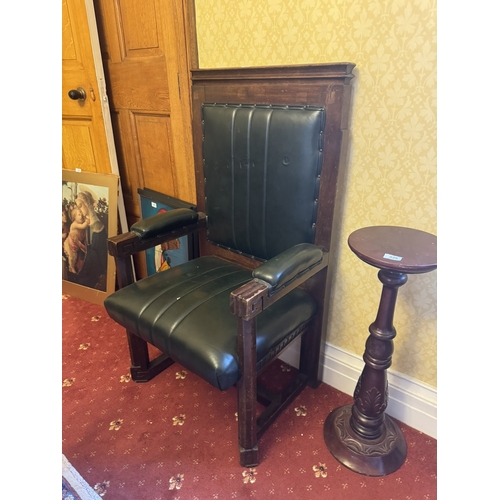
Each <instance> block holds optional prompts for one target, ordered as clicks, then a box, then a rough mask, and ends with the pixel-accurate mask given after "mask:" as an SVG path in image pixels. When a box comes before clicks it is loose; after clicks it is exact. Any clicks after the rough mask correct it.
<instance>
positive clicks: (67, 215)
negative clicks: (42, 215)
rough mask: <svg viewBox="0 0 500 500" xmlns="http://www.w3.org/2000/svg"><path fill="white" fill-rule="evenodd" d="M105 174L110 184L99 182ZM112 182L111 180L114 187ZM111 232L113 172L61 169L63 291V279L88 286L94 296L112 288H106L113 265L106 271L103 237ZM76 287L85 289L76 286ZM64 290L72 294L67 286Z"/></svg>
mask: <svg viewBox="0 0 500 500" xmlns="http://www.w3.org/2000/svg"><path fill="white" fill-rule="evenodd" d="M94 176H98V178H95V177H94ZM107 177H110V178H111V179H109V180H111V181H115V182H111V185H110V183H109V182H106V183H103V182H102V181H103V180H104V179H106V178H107ZM103 178H104V179H103ZM106 180H108V179H106ZM113 184H115V188H114V189H113ZM113 195H114V196H113ZM114 235H116V176H104V175H103V174H90V173H83V172H72V171H64V170H63V180H62V248H61V253H62V279H63V291H64V282H68V283H69V284H74V285H76V286H77V287H84V288H89V289H91V290H90V291H89V292H90V294H91V295H94V296H95V297H99V296H100V295H101V294H100V293H99V292H102V293H103V294H105V295H107V294H108V292H111V291H113V290H110V288H114V269H113V272H111V273H110V271H112V270H111V269H110V265H112V260H111V259H109V258H108V251H107V239H108V237H110V236H114ZM113 267H114V266H113ZM111 274H112V276H110V275H111ZM110 277H111V278H112V279H111V280H110V279H109V278H110ZM70 288H72V287H71V286H70ZM73 289H74V287H73ZM76 290H77V291H80V292H85V290H83V289H82V290H79V288H76ZM92 290H95V292H92ZM67 292H68V293H69V294H70V295H71V294H73V295H75V293H74V292H73V293H71V291H70V290H67ZM78 295H79V296H80V297H81V298H87V299H88V298H89V297H85V296H82V293H79V294H78ZM83 295H85V293H83ZM90 300H91V299H90ZM101 300H103V298H102V297H101ZM97 302H100V300H97Z"/></svg>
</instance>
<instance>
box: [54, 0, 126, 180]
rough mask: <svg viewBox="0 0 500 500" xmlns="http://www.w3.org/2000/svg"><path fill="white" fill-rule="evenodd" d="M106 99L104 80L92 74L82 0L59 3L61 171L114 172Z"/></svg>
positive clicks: (93, 69)
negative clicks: (107, 125) (106, 116)
mask: <svg viewBox="0 0 500 500" xmlns="http://www.w3.org/2000/svg"><path fill="white" fill-rule="evenodd" d="M90 22H92V19H90ZM94 24H95V20H94ZM96 33H97V30H96ZM99 84H101V86H99ZM70 93H71V96H72V97H70V95H69V94H70ZM78 97H81V98H80V99H79V98H78ZM106 99H107V98H106V86H105V84H104V81H101V82H100V81H99V78H98V77H97V75H96V65H95V61H94V55H93V51H92V41H91V33H90V29H89V22H88V15H87V9H86V0H62V166H63V168H66V169H68V170H77V169H80V170H82V171H87V172H99V173H103V174H106V173H117V172H113V167H112V164H111V158H110V153H111V154H112V153H113V152H114V151H113V150H114V144H113V135H112V132H111V133H110V130H109V129H108V130H106V124H105V113H106V109H103V107H104V106H103V103H104V104H105V103H106ZM108 113H109V111H108ZM108 135H110V137H109V140H110V141H111V143H109V142H108Z"/></svg>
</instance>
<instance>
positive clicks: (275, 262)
mask: <svg viewBox="0 0 500 500" xmlns="http://www.w3.org/2000/svg"><path fill="white" fill-rule="evenodd" d="M322 258H323V252H322V251H321V249H319V248H318V247H317V246H315V245H311V244H310V243H300V244H298V245H295V246H293V247H292V248H289V249H288V250H285V251H284V252H282V253H280V254H279V255H277V256H276V257H273V258H272V259H269V260H268V261H266V262H264V263H263V264H261V265H260V266H259V267H257V268H256V269H255V270H254V271H253V273H252V276H253V277H254V278H256V279H259V280H261V281H265V282H266V283H268V284H269V285H271V287H272V288H279V287H281V286H283V285H285V284H286V283H288V282H289V281H292V280H293V279H294V278H296V277H297V276H298V275H299V274H300V273H302V272H303V271H306V270H307V269H309V268H311V267H313V266H315V265H316V264H319V263H320V262H321V260H322Z"/></svg>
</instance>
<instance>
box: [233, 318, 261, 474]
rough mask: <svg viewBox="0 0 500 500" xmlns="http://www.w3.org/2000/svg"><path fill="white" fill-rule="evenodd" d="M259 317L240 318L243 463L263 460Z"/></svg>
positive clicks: (239, 348) (239, 417)
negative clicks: (259, 436)
mask: <svg viewBox="0 0 500 500" xmlns="http://www.w3.org/2000/svg"><path fill="white" fill-rule="evenodd" d="M255 324H256V321H255V318H252V319H249V320H247V321H245V320H244V319H242V318H238V356H239V358H240V364H241V370H242V374H241V377H240V379H239V381H238V384H237V388H238V442H239V447H240V464H241V466H242V467H255V466H256V465H257V464H258V463H259V453H258V445H257V370H256V362H257V353H256V348H255Z"/></svg>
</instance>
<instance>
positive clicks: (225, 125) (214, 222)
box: [202, 104, 325, 260]
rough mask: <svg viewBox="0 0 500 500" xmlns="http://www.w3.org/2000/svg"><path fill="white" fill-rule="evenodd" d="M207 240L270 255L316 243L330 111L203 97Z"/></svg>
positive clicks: (258, 256)
mask: <svg viewBox="0 0 500 500" xmlns="http://www.w3.org/2000/svg"><path fill="white" fill-rule="evenodd" d="M202 124H203V125H202V127H203V144H202V152H203V169H204V170H203V172H204V184H205V212H206V214H207V218H208V226H207V228H208V230H207V237H208V240H209V241H210V242H211V243H213V244H215V245H217V246H220V247H223V248H226V249H229V250H231V251H233V252H237V253H239V254H243V255H246V256H250V257H252V258H256V259H258V260H268V259H270V258H272V257H274V256H276V255H277V254H279V253H281V252H282V251H284V250H286V249H288V248H290V247H292V246H294V245H296V244H298V243H314V240H315V232H316V217H317V213H318V197H319V185H320V176H321V166H322V159H323V153H322V152H323V137H324V125H325V110H324V108H321V107H317V106H294V107H290V106H272V105H262V106H257V105H240V104H204V105H203V106H202Z"/></svg>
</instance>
